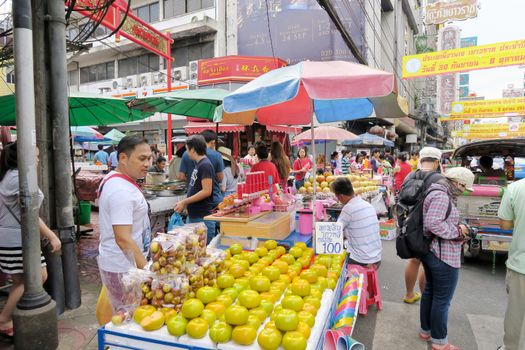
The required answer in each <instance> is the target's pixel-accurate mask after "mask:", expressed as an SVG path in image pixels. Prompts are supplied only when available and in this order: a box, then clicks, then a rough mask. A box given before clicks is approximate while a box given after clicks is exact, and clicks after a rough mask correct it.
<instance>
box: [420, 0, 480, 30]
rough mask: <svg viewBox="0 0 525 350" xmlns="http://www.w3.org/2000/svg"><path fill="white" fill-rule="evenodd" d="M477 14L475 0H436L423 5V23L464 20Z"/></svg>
mask: <svg viewBox="0 0 525 350" xmlns="http://www.w3.org/2000/svg"><path fill="white" fill-rule="evenodd" d="M477 15H478V4H477V0H457V1H452V2H443V1H438V2H435V3H433V4H428V5H427V6H426V7H425V18H424V19H423V21H424V22H425V24H427V25H429V24H441V23H445V22H448V21H464V20H466V19H468V18H474V17H477Z"/></svg>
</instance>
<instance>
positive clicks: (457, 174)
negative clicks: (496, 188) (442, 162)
mask: <svg viewBox="0 0 525 350" xmlns="http://www.w3.org/2000/svg"><path fill="white" fill-rule="evenodd" d="M445 176H446V177H447V179H450V180H454V181H457V182H459V183H460V184H462V185H464V186H465V189H466V190H467V191H470V192H472V191H474V189H473V188H472V185H473V184H474V174H473V173H472V171H470V170H468V169H467V168H462V167H457V168H451V169H449V170H447V172H446V173H445Z"/></svg>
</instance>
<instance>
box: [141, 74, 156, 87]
mask: <svg viewBox="0 0 525 350" xmlns="http://www.w3.org/2000/svg"><path fill="white" fill-rule="evenodd" d="M138 80H139V85H140V86H141V87H143V86H151V85H153V84H152V81H151V73H146V74H141V75H139V77H138Z"/></svg>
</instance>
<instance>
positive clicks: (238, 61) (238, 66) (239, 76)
mask: <svg viewBox="0 0 525 350" xmlns="http://www.w3.org/2000/svg"><path fill="white" fill-rule="evenodd" d="M284 66H286V62H285V61H283V60H281V59H279V58H273V57H245V56H225V57H217V58H210V59H205V60H199V73H198V79H197V80H198V84H199V85H206V84H215V83H220V82H226V81H250V80H253V79H255V78H257V77H258V76H260V75H263V74H264V73H267V72H269V71H270V70H273V69H276V68H281V67H284Z"/></svg>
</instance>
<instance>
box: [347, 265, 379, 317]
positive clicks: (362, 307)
mask: <svg viewBox="0 0 525 350" xmlns="http://www.w3.org/2000/svg"><path fill="white" fill-rule="evenodd" d="M351 269H356V270H357V271H359V273H362V274H363V290H362V291H361V299H360V301H359V314H361V315H367V314H368V306H370V305H373V304H376V306H377V309H378V310H381V309H383V301H382V299H381V287H380V286H379V278H378V276H377V268H376V266H375V265H372V266H370V267H364V266H360V265H348V271H350V270H351Z"/></svg>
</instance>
